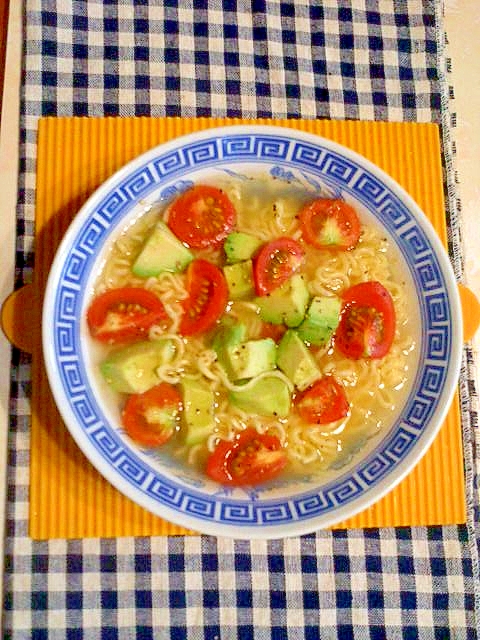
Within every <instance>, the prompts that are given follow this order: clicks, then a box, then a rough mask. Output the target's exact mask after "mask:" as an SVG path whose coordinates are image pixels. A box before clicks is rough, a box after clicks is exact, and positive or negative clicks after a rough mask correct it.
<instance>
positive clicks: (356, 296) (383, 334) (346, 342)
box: [335, 281, 396, 360]
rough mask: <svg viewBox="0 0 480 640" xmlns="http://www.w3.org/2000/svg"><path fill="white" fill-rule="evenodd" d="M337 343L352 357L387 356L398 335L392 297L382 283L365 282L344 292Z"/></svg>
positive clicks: (344, 352) (343, 351)
mask: <svg viewBox="0 0 480 640" xmlns="http://www.w3.org/2000/svg"><path fill="white" fill-rule="evenodd" d="M343 301H344V305H343V309H342V313H341V316H340V323H339V325H338V328H337V331H336V334H335V344H336V345H337V347H338V348H339V349H340V351H341V352H342V353H343V354H344V355H346V356H347V357H348V358H352V359H353V360H358V359H359V358H383V356H385V355H386V354H387V353H388V351H389V350H390V347H391V346H392V342H393V339H394V337H395V323H396V319H395V308H394V305H393V300H392V296H391V295H390V293H389V292H388V291H387V289H385V287H384V286H383V285H382V284H380V282H373V281H372V282H362V283H360V284H357V285H355V286H353V287H350V289H347V291H345V293H344V294H343Z"/></svg>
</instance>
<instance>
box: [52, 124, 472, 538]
mask: <svg viewBox="0 0 480 640" xmlns="http://www.w3.org/2000/svg"><path fill="white" fill-rule="evenodd" d="M258 169H261V170H262V171H269V172H271V173H272V174H274V175H276V176H277V177H279V178H289V179H293V180H298V181H300V182H302V183H304V184H305V185H308V184H312V181H313V183H316V184H317V185H318V184H320V185H321V187H322V188H324V189H325V190H327V191H328V192H330V193H331V192H334V193H338V194H341V195H343V196H344V197H346V198H347V199H348V200H349V201H351V202H353V203H356V204H357V206H358V207H359V208H360V209H361V210H362V211H363V212H364V215H367V216H371V217H373V218H375V219H376V221H377V222H378V224H380V225H381V226H382V227H383V229H384V231H385V233H386V234H387V235H388V237H389V238H390V240H391V242H392V244H393V245H395V246H396V247H397V249H398V252H399V254H400V255H401V256H402V259H403V261H404V262H405V266H406V271H407V273H408V277H409V278H410V279H411V282H412V283H413V286H414V289H415V295H416V298H417V305H418V308H417V310H414V311H415V312H418V316H419V318H420V323H421V335H420V343H419V348H418V354H419V364H418V369H417V371H416V374H415V376H414V380H413V383H412V387H411V391H410V393H409V394H408V397H407V399H406V401H405V403H404V406H403V407H402V408H401V411H400V412H399V415H398V416H397V417H396V418H395V420H394V421H393V422H392V424H391V425H390V426H389V428H387V429H384V430H383V432H382V434H381V436H379V437H376V438H374V439H372V440H371V441H370V442H369V443H368V444H367V446H366V447H365V448H364V450H363V451H362V452H361V453H360V454H358V455H357V457H356V458H355V459H354V461H353V462H352V463H351V464H349V465H347V466H346V467H345V468H343V469H341V470H340V471H339V472H338V475H337V476H336V477H334V478H333V479H331V480H330V481H328V482H326V483H325V484H323V485H319V484H318V480H315V479H313V478H311V477H310V478H309V477H306V478H304V479H302V481H295V482H293V481H285V482H277V483H274V485H273V486H272V487H267V488H264V487H256V488H255V489H252V490H243V489H235V490H231V489H228V490H226V489H224V488H222V487H220V486H218V485H216V484H215V483H213V482H211V481H209V480H208V479H205V478H203V477H201V476H199V475H198V474H197V473H195V472H193V471H190V470H188V469H185V468H183V467H180V466H179V465H177V464H174V463H172V462H171V461H169V460H168V459H166V458H162V457H161V455H156V454H154V455H148V454H146V453H145V452H142V451H140V450H139V449H138V448H136V447H135V446H134V445H132V444H131V442H130V441H129V440H128V439H127V438H125V437H124V436H123V435H122V433H121V431H120V429H119V428H118V425H117V424H115V420H113V419H112V413H111V411H110V408H109V406H108V403H106V402H105V401H104V400H103V399H102V397H101V394H99V393H98V391H97V387H96V382H95V376H93V375H92V365H91V359H90V355H89V349H88V344H87V343H88V341H87V340H86V331H85V309H86V306H87V304H88V302H89V296H90V293H91V291H92V285H93V282H94V281H95V278H96V277H97V275H98V271H99V268H100V264H101V260H102V256H103V255H104V253H105V250H106V248H107V247H108V246H109V244H110V242H111V240H112V237H114V236H115V234H117V233H118V232H119V230H120V229H121V228H123V227H124V226H125V225H126V223H127V222H128V221H129V220H130V219H133V217H136V216H137V215H138V213H139V212H141V211H142V210H144V209H146V208H148V207H149V205H151V204H152V203H155V202H157V201H158V200H159V199H160V198H164V197H165V194H168V193H171V192H175V191H176V190H178V189H181V187H182V185H184V184H185V181H191V180H193V181H200V180H201V179H202V177H204V176H209V177H212V175H215V173H219V174H222V175H224V174H225V171H231V170H234V171H235V172H237V173H250V172H251V171H254V170H258ZM43 314H44V315H43V317H44V322H43V348H44V355H45V361H46V367H47V372H48V376H49V381H50V385H51V388H52V391H53V394H54V396H55V400H56V403H57V405H58V408H59V410H60V412H61V414H62V417H63V419H64V421H65V423H66V425H67V426H68V428H69V430H70V431H71V433H72V435H73V437H74V438H75V440H76V441H77V443H78V445H79V446H80V448H81V449H82V450H83V452H84V453H85V454H86V456H87V457H88V458H89V459H90V461H91V462H92V463H93V464H94V465H95V467H96V468H97V469H98V470H99V471H100V472H101V473H102V474H103V475H104V476H105V477H106V478H107V479H108V480H109V481H110V482H111V483H112V484H113V485H114V486H115V487H117V488H118V489H119V490H120V491H122V492H123V493H124V494H125V495H127V496H128V497H129V498H131V499H132V500H134V501H135V502H137V503H138V504H140V505H142V506H143V507H145V508H146V509H148V510H150V511H152V512H153V513H155V514H157V515H159V516H162V517H164V518H166V519H168V520H170V521H172V522H175V523H177V524H180V525H183V526H185V527H188V528H190V529H194V530H196V531H199V532H203V533H208V534H213V535H225V536H229V537H236V538H279V537H286V536H292V535H299V534H304V533H308V532H312V531H314V530H316V529H319V528H323V527H327V526H330V525H332V524H334V523H336V522H339V521H342V520H344V519H346V518H348V517H350V516H352V515H354V514H355V513H357V512H359V511H361V510H363V509H365V508H367V507H368V506H369V505H371V504H372V503H373V502H375V501H377V500H378V499H379V498H381V497H382V496H383V495H384V494H385V493H387V492H388V491H390V490H391V489H392V488H393V487H394V486H395V485H396V484H397V483H398V482H400V480H401V479H402V478H403V477H404V476H405V475H406V474H407V473H408V472H409V471H410V470H411V469H412V467H413V466H414V465H415V464H416V463H417V462H418V460H419V459H420V458H421V457H422V455H423V454H424V453H425V451H426V450H427V448H428V447H429V445H430V444H431V442H432V440H433V439H434V437H435V435H436V433H437V431H438V429H439V427H440V425H441V423H442V421H443V419H444V417H445V415H446V413H447V410H448V407H449V404H450V401H451V398H452V395H453V392H454V390H455V387H456V383H457V379H458V375H459V367H460V359H461V345H462V336H461V325H462V323H461V311H460V303H459V297H458V290H457V285H456V282H455V277H454V274H453V272H452V269H451V266H450V262H449V259H448V256H447V255H446V252H445V250H444V248H443V247H442V245H441V243H440V241H439V239H438V237H437V234H436V232H435V231H434V229H433V228H432V226H431V224H430V222H429V221H428V219H427V218H426V216H425V215H424V214H423V213H422V211H421V210H420V209H419V208H418V206H417V205H416V204H415V203H414V202H413V200H412V199H411V198H410V197H409V196H408V195H407V194H406V193H405V191H404V190H403V189H402V188H401V187H400V186H399V185H398V184H397V183H396V182H394V181H393V180H392V179H391V178H390V177H389V176H387V175H386V174H385V173H383V172H382V171H381V170H380V169H378V167H376V166H375V165H373V164H372V163H370V162H369V161H367V160H366V159H365V158H363V157H362V156H359V155H358V154H356V153H353V152H352V151H350V150H349V149H347V148H345V147H342V146H340V145H338V144H335V143H333V142H331V141H329V140H326V139H323V138H320V137H318V136H314V135H310V134H306V133H302V132H300V131H296V130H291V129H286V128H277V127H265V126H243V125H239V126H232V127H225V128H218V129H210V130H206V131H203V132H201V133H195V134H192V135H188V136H184V137H181V138H178V139H176V140H173V141H171V142H168V143H166V144H163V145H160V146H159V147H156V148H154V149H152V150H151V151H149V152H147V153H145V154H143V155H142V156H140V157H138V158H137V159H136V160H134V161H132V162H130V163H129V164H128V165H127V166H125V167H124V168H123V169H121V170H120V171H118V172H117V173H116V174H115V175H113V176H112V177H111V178H110V179H109V180H107V182H106V183H105V184H104V185H103V186H101V187H100V188H99V189H98V190H97V191H96V192H95V193H94V194H93V196H92V197H91V198H90V199H89V200H88V202H87V203H86V204H85V205H84V206H83V207H82V209H81V210H80V212H79V213H78V214H77V216H76V217H75V219H74V221H73V223H72V225H71V227H70V228H69V230H68V232H67V234H66V235H65V237H64V239H63V241H62V244H61V246H60V248H59V250H58V252H57V255H56V258H55V261H54V264H53V266H52V268H51V273H50V276H49V281H48V286H47V290H46V295H45V301H44V309H43Z"/></svg>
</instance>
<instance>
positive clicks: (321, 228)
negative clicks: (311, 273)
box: [299, 198, 361, 251]
mask: <svg viewBox="0 0 480 640" xmlns="http://www.w3.org/2000/svg"><path fill="white" fill-rule="evenodd" d="M299 217H300V224H301V228H302V235H303V237H304V239H305V241H306V242H308V244H311V245H313V246H314V247H317V248H318V249H336V250H342V251H345V250H348V249H353V247H355V245H356V244H357V242H358V239H359V238H360V231H361V227H360V220H359V219H358V216H357V213H356V211H355V209H354V208H353V207H351V206H350V205H348V204H347V203H346V202H344V201H343V200H340V199H339V198H336V199H331V198H318V199H317V200H314V201H313V202H311V203H310V204H307V205H306V206H305V207H304V208H303V209H302V211H301V212H300V215H299Z"/></svg>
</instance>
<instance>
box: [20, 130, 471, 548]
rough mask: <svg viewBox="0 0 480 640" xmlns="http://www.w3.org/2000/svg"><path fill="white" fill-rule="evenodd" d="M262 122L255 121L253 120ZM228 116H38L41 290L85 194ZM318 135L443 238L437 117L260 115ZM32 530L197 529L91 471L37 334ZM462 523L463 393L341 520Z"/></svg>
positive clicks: (356, 523) (39, 534)
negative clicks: (374, 493)
mask: <svg viewBox="0 0 480 640" xmlns="http://www.w3.org/2000/svg"><path fill="white" fill-rule="evenodd" d="M256 122H257V123H258V121H256ZM241 123H243V124H244V123H245V121H244V120H243V121H240V120H231V119H206V118H199V119H177V118H44V119H41V120H40V123H39V133H38V164H37V200H36V217H35V223H36V249H35V282H34V291H35V292H36V293H37V295H39V296H40V295H41V292H42V291H43V289H44V286H45V283H46V278H47V275H48V270H49V266H50V264H51V262H52V259H53V256H54V253H55V250H56V247H57V246H58V243H59V241H60V240H61V238H62V236H63V234H64V232H65V231H66V229H67V227H68V225H69V223H70V221H71V220H72V218H73V216H74V215H75V214H76V212H77V211H78V209H79V208H80V207H81V205H82V204H83V203H84V202H85V200H86V199H87V198H88V196H89V195H90V194H91V193H92V192H93V191H94V190H95V189H96V188H97V187H98V186H99V185H100V184H101V183H102V182H103V181H104V180H105V179H106V178H108V177H109V176H110V175H111V174H112V173H114V172H115V171H116V170H117V169H118V168H119V167H121V166H122V165H124V164H125V163H126V162H128V161H129V160H131V159H132V158H134V157H135V156H137V155H138V154H140V153H142V152H143V151H146V150H148V149H149V148H151V147H153V146H155V145H157V144H160V143H162V142H164V141H166V140H168V139H171V138H173V137H176V136H179V135H183V134H186V133H190V132H192V131H197V130H201V129H205V128H207V127H213V126H221V125H226V124H241ZM261 123H262V124H277V125H281V126H289V127H293V128H298V129H302V130H304V131H309V132H312V133H317V134H319V135H322V136H324V137H326V138H330V139H332V140H335V141H336V142H339V143H342V144H344V145H346V146H347V147H350V148H351V149H353V150H355V151H357V152H359V153H361V154H362V155H364V156H365V157H367V158H368V159H370V160H371V161H373V162H374V163H375V164H376V165H378V166H379V167H381V168H382V169H384V170H385V171H386V172H387V173H389V174H390V175H391V176H392V177H393V178H395V179H396V180H397V181H398V182H399V183H400V184H401V185H402V186H403V187H404V188H405V189H406V190H407V191H408V192H409V193H410V195H411V196H412V197H413V198H414V199H415V200H416V202H417V203H418V204H419V205H420V207H421V208H422V209H423V210H424V211H425V212H426V213H427V215H428V216H429V217H430V219H431V220H432V222H433V223H434V225H435V227H436V229H437V231H438V233H439V235H440V237H441V238H442V240H443V242H446V228H445V209H444V201H443V188H442V167H441V160H440V144H439V132H438V128H437V126H436V125H432V124H414V123H378V122H377V123H373V122H353V121H323V120H311V121H302V120H288V121H287V120H275V121H273V120H263V121H261ZM33 342H34V344H33V347H34V348H33V370H32V385H33V391H32V437H31V478H30V536H31V537H32V538H34V539H47V538H80V537H90V536H95V537H97V536H99V537H110V536H146V535H168V534H189V533H190V534H191V533H192V532H191V531H187V530H185V529H183V528H181V527H178V526H176V525H173V524H170V523H168V522H166V521H164V520H162V519H161V518H158V517H156V516H154V515H152V514H150V513H148V512H147V511H145V510H144V509H142V508H141V507H139V506H137V505H136V504H134V503H133V502H131V501H130V500H129V499H127V498H125V497H124V496H123V495H121V494H120V493H119V492H118V491H117V490H116V489H114V488H113V487H112V486H111V485H110V484H109V483H108V482H107V481H106V480H104V479H103V477H102V476H100V474H99V473H98V472H97V471H96V470H95V469H94V468H93V467H92V465H91V464H90V463H89V462H88V461H87V459H86V458H85V457H84V456H83V454H82V453H81V451H80V450H79V449H78V447H77V446H76V444H75V443H74V441H73V440H72V438H71V436H70V435H69V433H68V431H67V429H66V427H65V426H64V424H63V422H62V420H61V418H60V416H59V414H58V412H57V410H56V408H55V404H54V402H53V399H52V396H51V393H50V390H49V386H48V382H47V378H46V374H45V372H44V369H43V362H42V354H41V345H40V341H39V339H38V335H37V336H34V340H33ZM463 522H465V490H464V480H463V456H462V445H461V428H460V413H459V403H458V398H457V397H455V400H454V402H453V404H452V407H451V410H450V412H449V414H448V417H447V419H446V421H445V423H444V425H443V427H442V429H441V431H440V433H439V435H438V437H437V438H436V440H435V442H434V444H433V445H432V447H431V448H430V450H429V451H428V453H427V454H426V456H425V457H424V458H423V460H422V461H421V462H420V464H419V465H418V466H417V467H416V468H415V469H414V470H413V471H412V473H411V474H410V475H409V476H408V477H407V478H406V479H405V480H404V481H403V482H402V483H401V484H400V485H399V486H398V487H397V488H396V489H395V490H394V491H392V492H391V493H390V494H389V495H387V496H386V497H385V498H384V499H382V500H381V501H379V502H378V503H377V504H375V505H373V506H372V507H371V508H369V509H368V510H366V511H364V512H363V513H361V514H359V515H358V516H356V517H354V518H351V519H350V520H348V521H346V522H344V523H341V524H339V525H338V527H349V528H352V527H382V526H403V525H428V524H435V525H439V524H454V523H463Z"/></svg>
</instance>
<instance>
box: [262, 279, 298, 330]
mask: <svg viewBox="0 0 480 640" xmlns="http://www.w3.org/2000/svg"><path fill="white" fill-rule="evenodd" d="M309 298H310V295H309V293H308V288H307V285H306V283H305V280H304V279H303V277H302V276H301V275H299V274H295V275H294V276H292V277H291V278H290V279H289V280H287V281H286V282H284V283H283V284H282V285H280V287H278V288H277V289H274V290H273V291H272V292H271V293H268V294H267V295H265V296H260V297H258V298H255V302H256V303H257V305H258V306H259V307H260V317H261V318H262V320H264V321H265V322H271V323H273V324H286V325H287V327H296V326H298V325H299V324H300V323H301V322H302V320H303V318H304V316H305V310H306V308H307V304H308V300H309Z"/></svg>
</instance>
